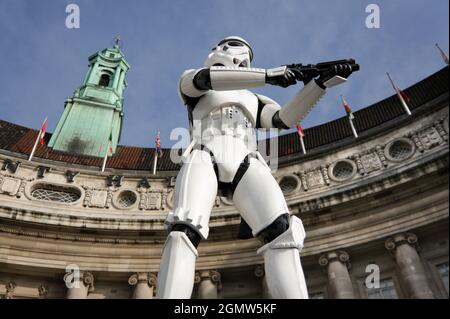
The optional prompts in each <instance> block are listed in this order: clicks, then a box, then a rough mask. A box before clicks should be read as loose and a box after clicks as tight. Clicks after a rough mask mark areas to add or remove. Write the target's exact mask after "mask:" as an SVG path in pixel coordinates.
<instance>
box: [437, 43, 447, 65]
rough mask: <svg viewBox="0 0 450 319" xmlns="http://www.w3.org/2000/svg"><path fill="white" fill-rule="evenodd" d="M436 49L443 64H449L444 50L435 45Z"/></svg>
mask: <svg viewBox="0 0 450 319" xmlns="http://www.w3.org/2000/svg"><path fill="white" fill-rule="evenodd" d="M436 47H437V48H438V50H439V53H440V54H441V57H442V60H444V63H445V64H447V65H448V63H449V61H448V55H447V54H446V53H445V52H444V50H442V49H441V47H440V46H439V44H437V43H436Z"/></svg>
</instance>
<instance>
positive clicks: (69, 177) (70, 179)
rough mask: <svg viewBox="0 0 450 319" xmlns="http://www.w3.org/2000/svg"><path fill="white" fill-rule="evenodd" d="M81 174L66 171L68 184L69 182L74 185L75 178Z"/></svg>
mask: <svg viewBox="0 0 450 319" xmlns="http://www.w3.org/2000/svg"><path fill="white" fill-rule="evenodd" d="M79 173H80V172H73V171H66V178H67V182H68V183H73V181H74V179H75V177H76V176H77V175H78V174H79Z"/></svg>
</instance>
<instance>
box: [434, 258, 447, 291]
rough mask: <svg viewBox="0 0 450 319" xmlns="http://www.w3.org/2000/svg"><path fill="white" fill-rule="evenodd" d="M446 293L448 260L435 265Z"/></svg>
mask: <svg viewBox="0 0 450 319" xmlns="http://www.w3.org/2000/svg"><path fill="white" fill-rule="evenodd" d="M436 268H437V270H438V272H439V275H441V279H442V282H443V283H444V286H445V290H446V291H447V294H448V262H446V263H443V264H439V265H437V266H436Z"/></svg>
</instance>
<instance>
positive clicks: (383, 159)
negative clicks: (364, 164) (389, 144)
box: [375, 145, 388, 167]
mask: <svg viewBox="0 0 450 319" xmlns="http://www.w3.org/2000/svg"><path fill="white" fill-rule="evenodd" d="M375 149H376V151H377V154H378V158H379V159H380V161H381V164H383V166H384V167H387V166H388V162H387V160H386V156H384V150H383V146H381V145H377V147H376V148H375Z"/></svg>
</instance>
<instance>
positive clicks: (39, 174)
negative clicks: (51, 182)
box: [37, 166, 50, 178]
mask: <svg viewBox="0 0 450 319" xmlns="http://www.w3.org/2000/svg"><path fill="white" fill-rule="evenodd" d="M49 171H50V167H47V166H38V168H37V178H44V177H45V173H47V172H49Z"/></svg>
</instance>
